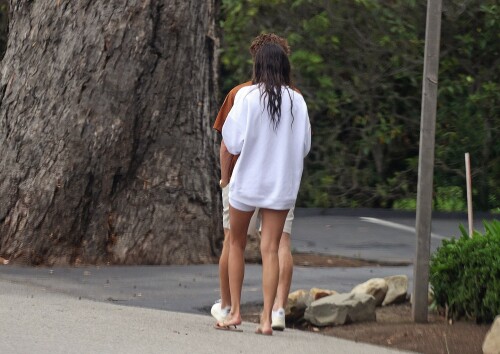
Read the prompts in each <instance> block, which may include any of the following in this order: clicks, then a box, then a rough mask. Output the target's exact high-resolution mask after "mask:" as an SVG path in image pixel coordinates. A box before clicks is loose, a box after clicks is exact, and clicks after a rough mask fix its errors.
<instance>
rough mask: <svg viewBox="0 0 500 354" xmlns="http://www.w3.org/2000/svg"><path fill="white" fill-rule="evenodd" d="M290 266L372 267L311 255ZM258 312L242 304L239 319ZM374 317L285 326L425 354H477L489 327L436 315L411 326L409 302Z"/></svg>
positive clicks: (252, 319) (301, 256)
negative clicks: (322, 324) (342, 322)
mask: <svg viewBox="0 0 500 354" xmlns="http://www.w3.org/2000/svg"><path fill="white" fill-rule="evenodd" d="M294 263H295V265H301V266H315V267H359V266H367V265H372V266H373V265H374V264H373V263H372V262H364V261H361V260H352V259H347V258H341V257H332V256H318V255H311V254H298V255H297V254H294ZM260 311H261V305H260V304H246V305H244V306H243V307H242V313H243V320H244V321H249V322H255V323H257V322H258V319H259V313H260ZM376 314H377V320H376V321H375V322H363V323H354V324H348V325H343V326H331V327H322V328H318V327H314V326H312V325H310V324H308V323H307V322H304V323H298V324H297V323H296V324H293V323H287V327H289V328H296V329H300V330H305V331H312V332H317V333H319V334H323V335H328V336H334V337H339V338H344V339H348V340H354V341H357V342H365V343H371V344H376V345H381V346H386V347H391V348H397V349H402V350H408V351H414V352H418V353H425V354H462V353H463V354H475V353H477V354H481V353H482V349H481V347H482V345H483V341H484V337H485V336H486V333H487V332H488V330H489V328H490V325H478V324H476V323H474V322H470V321H465V320H463V321H456V322H453V323H452V324H450V323H449V322H448V321H446V319H445V318H444V316H441V315H440V314H438V313H436V312H430V313H429V322H428V323H426V324H417V323H413V322H412V318H411V305H410V303H403V304H399V305H393V306H387V307H380V308H377V311H376Z"/></svg>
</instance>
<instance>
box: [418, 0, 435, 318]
mask: <svg viewBox="0 0 500 354" xmlns="http://www.w3.org/2000/svg"><path fill="white" fill-rule="evenodd" d="M441 9H442V0H428V1H427V23H426V29H425V52H424V75H423V84H422V112H421V118H420V153H419V163H418V190H417V219H416V231H417V232H416V236H417V248H416V255H415V262H414V265H413V307H412V316H413V321H414V322H427V315H428V308H427V307H428V300H427V299H428V291H429V290H428V289H429V258H430V243H431V217H432V183H433V175H434V140H435V133H436V106H437V88H438V68H439V42H440V36H441Z"/></svg>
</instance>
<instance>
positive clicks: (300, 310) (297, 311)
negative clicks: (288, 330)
mask: <svg viewBox="0 0 500 354" xmlns="http://www.w3.org/2000/svg"><path fill="white" fill-rule="evenodd" d="M308 300H309V292H308V291H307V290H304V289H300V290H297V291H294V292H292V293H290V294H289V295H288V302H287V304H286V309H285V317H286V320H287V321H289V322H297V321H300V320H302V319H303V318H304V311H305V310H306V308H307V302H308Z"/></svg>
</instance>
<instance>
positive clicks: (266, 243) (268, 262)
mask: <svg viewBox="0 0 500 354" xmlns="http://www.w3.org/2000/svg"><path fill="white" fill-rule="evenodd" d="M261 213H262V234H261V241H260V251H261V254H262V292H263V297H264V310H263V311H262V315H261V319H260V328H259V330H260V331H261V332H262V333H265V334H270V333H272V328H271V311H272V308H273V304H274V300H275V298H276V292H277V288H278V278H279V260H278V249H279V244H280V239H281V233H282V231H283V226H284V224H285V219H286V215H287V214H288V210H272V209H262V210H261Z"/></svg>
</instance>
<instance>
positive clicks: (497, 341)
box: [483, 315, 500, 354]
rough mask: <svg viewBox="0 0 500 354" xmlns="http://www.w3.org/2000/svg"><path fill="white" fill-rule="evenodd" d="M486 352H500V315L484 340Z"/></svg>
mask: <svg viewBox="0 0 500 354" xmlns="http://www.w3.org/2000/svg"><path fill="white" fill-rule="evenodd" d="M483 353H484V354H500V315H499V316H497V317H496V318H495V321H493V324H492V325H491V328H490V330H489V331H488V333H487V334H486V338H485V339H484V342H483Z"/></svg>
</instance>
